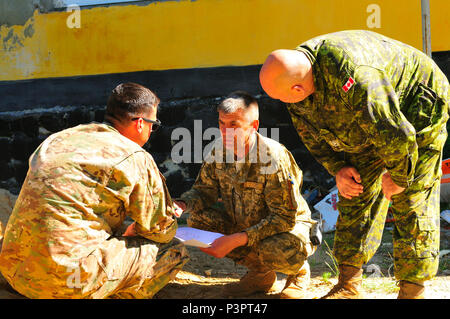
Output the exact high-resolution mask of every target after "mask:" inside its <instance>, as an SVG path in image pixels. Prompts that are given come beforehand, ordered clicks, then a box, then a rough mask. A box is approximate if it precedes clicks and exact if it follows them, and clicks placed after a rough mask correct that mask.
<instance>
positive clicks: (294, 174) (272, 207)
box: [245, 150, 302, 246]
mask: <svg viewBox="0 0 450 319" xmlns="http://www.w3.org/2000/svg"><path fill="white" fill-rule="evenodd" d="M285 152H286V153H285V154H284V155H283V156H280V157H281V160H280V162H279V163H278V171H277V172H276V173H274V174H270V175H269V176H268V177H267V180H266V185H265V188H264V200H265V202H266V205H267V207H268V208H269V211H270V214H269V215H268V216H267V217H266V218H264V219H262V220H261V221H260V222H259V223H257V224H256V225H253V226H252V227H249V228H247V229H246V230H245V232H246V233H247V235H248V243H247V245H248V246H252V245H254V244H255V243H257V242H259V241H260V240H263V239H264V238H266V237H269V236H273V235H275V234H278V233H283V232H289V231H291V230H292V229H293V228H294V226H295V224H296V218H297V213H298V212H299V211H300V210H301V209H302V207H301V203H302V201H300V200H299V196H301V194H300V187H301V184H302V173H301V171H300V169H299V168H298V166H297V164H296V163H295V160H294V158H293V157H292V155H291V154H290V153H289V152H288V151H287V150H285Z"/></svg>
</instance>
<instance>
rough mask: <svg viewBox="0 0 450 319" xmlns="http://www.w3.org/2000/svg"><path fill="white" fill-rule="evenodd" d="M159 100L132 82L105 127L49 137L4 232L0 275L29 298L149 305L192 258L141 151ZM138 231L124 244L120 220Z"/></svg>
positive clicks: (118, 93) (119, 92) (115, 97)
mask: <svg viewBox="0 0 450 319" xmlns="http://www.w3.org/2000/svg"><path fill="white" fill-rule="evenodd" d="M158 104H159V99H158V98H157V97H156V95H155V94H154V93H153V92H152V91H150V90H149V89H147V88H145V87H143V86H141V85H138V84H134V83H125V84H121V85H119V86H117V87H116V88H115V89H114V90H113V91H112V93H111V95H110V97H109V100H108V103H107V108H106V115H105V122H104V123H91V124H86V125H79V126H76V127H73V128H69V129H66V130H63V131H61V132H58V133H55V134H53V135H51V136H49V137H48V138H47V139H46V140H45V141H44V142H43V143H42V144H41V145H40V146H39V147H38V148H37V149H36V151H35V152H34V153H33V154H32V155H31V157H30V161H29V164H30V168H29V171H28V174H27V177H26V179H25V181H24V183H23V186H22V189H21V192H20V194H19V197H18V199H17V202H16V205H15V207H14V210H13V212H12V215H11V217H10V219H9V222H8V225H7V227H6V231H5V237H4V241H3V246H2V251H1V254H0V270H1V272H2V274H3V276H4V277H5V278H6V280H7V281H8V282H9V283H10V284H11V286H12V287H13V288H14V289H15V290H17V291H18V292H19V293H21V294H22V295H24V296H26V297H28V298H46V299H49V298H151V297H153V295H154V294H155V293H156V292H158V290H160V289H161V288H162V287H164V285H165V284H167V283H168V281H169V280H170V279H171V278H174V276H175V274H176V273H177V272H178V271H179V270H180V269H181V267H182V266H183V265H184V264H185V263H186V261H187V260H188V257H187V252H186V249H185V247H184V245H183V244H181V243H180V242H179V241H178V240H176V239H173V237H174V234H175V232H176V228H177V222H176V219H175V217H174V214H177V213H178V212H177V209H178V208H177V207H176V205H174V204H173V202H172V200H171V197H170V195H169V192H168V190H167V187H166V185H165V182H164V177H163V176H162V175H161V174H160V172H159V171H158V168H157V166H156V163H155V161H154V160H153V158H152V156H151V155H150V154H149V153H147V152H146V151H145V150H144V149H143V148H142V146H143V145H144V144H145V143H146V142H147V140H148V139H149V137H150V135H151V132H153V131H155V130H156V129H157V127H158V126H159V125H160V122H159V121H158V120H157V119H156V116H157V106H158ZM127 217H128V218H131V219H132V220H134V223H133V224H131V226H130V227H128V229H127V231H126V234H125V235H127V236H123V234H122V233H123V230H122V229H123V227H122V226H123V222H124V220H125V218H127Z"/></svg>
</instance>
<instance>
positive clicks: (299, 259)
mask: <svg viewBox="0 0 450 319" xmlns="http://www.w3.org/2000/svg"><path fill="white" fill-rule="evenodd" d="M218 112H219V127H220V131H221V135H222V138H221V139H220V138H219V139H218V140H217V143H216V144H215V147H213V149H212V150H211V152H210V153H209V155H208V156H207V157H206V158H205V160H204V163H203V165H202V167H201V169H200V172H199V174H198V177H197V179H196V181H195V184H194V186H193V187H192V189H191V190H189V191H187V192H186V193H184V194H183V195H182V196H181V201H182V202H180V203H179V205H180V206H182V205H183V202H184V203H185V204H186V206H187V211H188V212H189V213H190V215H189V218H188V225H189V226H191V227H195V228H200V229H203V230H208V231H214V232H220V233H223V234H225V235H226V236H223V237H220V238H219V239H217V240H216V241H215V242H213V243H212V245H211V248H205V249H202V250H203V251H204V252H206V253H208V254H210V255H212V256H215V257H219V258H221V257H225V256H226V257H229V258H231V259H233V260H234V261H235V262H237V263H239V264H242V265H244V266H246V267H247V268H248V269H249V271H248V273H247V274H246V275H245V276H244V277H243V278H242V279H241V280H240V282H239V283H237V284H236V285H229V286H227V288H226V293H229V294H233V295H235V296H244V295H248V294H251V293H254V292H258V291H260V292H261V291H262V292H269V291H270V290H271V289H272V290H273V288H274V286H273V285H274V283H275V281H276V273H275V272H276V271H277V272H281V273H284V274H287V275H289V277H288V280H287V283H286V285H285V287H284V289H283V291H282V293H281V298H301V297H302V296H303V294H304V292H305V290H304V289H306V287H307V286H308V283H309V277H310V271H309V265H308V262H307V258H308V256H310V255H311V254H312V253H313V252H314V250H315V248H314V246H313V245H312V244H311V242H310V239H309V230H310V227H311V225H313V224H314V223H315V221H313V220H312V219H311V218H310V215H311V214H310V210H309V208H308V205H307V204H306V202H305V200H304V199H303V197H302V196H301V194H300V187H301V184H302V172H301V170H300V169H299V168H298V166H297V164H296V162H295V160H294V158H293V156H292V155H291V153H290V152H289V151H288V150H287V149H286V148H285V147H284V146H283V145H281V144H280V143H278V142H276V141H274V140H272V139H269V138H266V137H263V136H262V135H260V134H258V133H257V132H256V131H257V129H258V126H259V121H258V104H257V101H256V100H255V99H254V98H253V97H252V96H250V95H248V94H247V93H245V92H239V91H238V92H234V93H232V94H230V95H229V96H228V97H227V98H226V99H225V100H224V101H223V102H222V103H221V104H220V105H219V106H218ZM233 133H234V135H233ZM238 145H240V146H243V147H242V149H241V150H239V149H238ZM239 154H240V155H239ZM229 155H231V156H229ZM219 198H220V199H221V201H220V202H218V199H219ZM177 203H178V202H177ZM186 206H185V207H186Z"/></svg>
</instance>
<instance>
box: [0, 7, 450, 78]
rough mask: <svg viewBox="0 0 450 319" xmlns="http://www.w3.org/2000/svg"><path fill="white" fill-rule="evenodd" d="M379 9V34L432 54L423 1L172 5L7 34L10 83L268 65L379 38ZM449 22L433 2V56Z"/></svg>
mask: <svg viewBox="0 0 450 319" xmlns="http://www.w3.org/2000/svg"><path fill="white" fill-rule="evenodd" d="M372 3H376V4H378V5H379V6H380V9H381V11H380V13H381V28H379V29H371V30H373V31H376V32H380V33H383V34H385V35H387V36H390V37H393V38H396V39H398V40H400V41H403V42H405V43H408V44H410V45H412V46H414V47H416V48H418V49H422V27H421V8H420V0H397V1H391V0H377V1H373V0H348V1H343V0H342V1H341V0H315V1H309V0H197V1H192V2H191V1H167V2H157V3H151V4H149V5H146V6H143V5H133V4H132V5H126V6H124V5H122V6H109V7H95V8H90V9H83V10H81V13H80V14H81V27H80V28H79V29H77V28H73V29H70V28H68V27H67V24H66V22H67V18H68V17H69V15H70V14H71V13H68V12H65V11H63V12H51V13H46V14H40V13H38V12H37V11H36V12H35V13H34V16H33V17H32V18H30V19H29V20H28V22H27V23H26V24H25V25H24V26H13V27H10V28H8V27H6V26H0V81H7V80H21V79H31V78H47V77H64V76H77V75H93V74H105V73H120V72H132V71H143V70H166V69H178V68H194V67H213V66H225V65H238V66H241V65H252V64H260V63H262V62H263V61H264V59H265V57H266V56H267V54H268V53H269V52H270V51H272V50H274V49H277V48H293V47H295V46H296V45H298V44H300V43H301V42H303V41H305V40H307V39H309V38H312V37H314V36H317V35H320V34H323V33H328V32H333V31H338V30H344V29H369V28H368V27H367V24H366V20H367V18H368V17H369V15H370V14H371V13H368V12H366V9H367V6H368V5H369V4H372ZM448 12H450V1H448V0H431V16H432V20H431V22H432V25H431V28H432V36H431V37H432V48H433V51H443V50H450V34H449V33H450V32H449V31H450V29H449V21H448ZM11 32H12V33H13V36H11ZM8 35H9V40H8V41H6V40H5V38H8Z"/></svg>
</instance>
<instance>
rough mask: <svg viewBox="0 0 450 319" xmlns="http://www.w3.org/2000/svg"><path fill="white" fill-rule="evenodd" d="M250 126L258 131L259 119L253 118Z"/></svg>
mask: <svg viewBox="0 0 450 319" xmlns="http://www.w3.org/2000/svg"><path fill="white" fill-rule="evenodd" d="M252 127H253V128H254V129H255V131H258V128H259V120H254V121H253V122H252Z"/></svg>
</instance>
